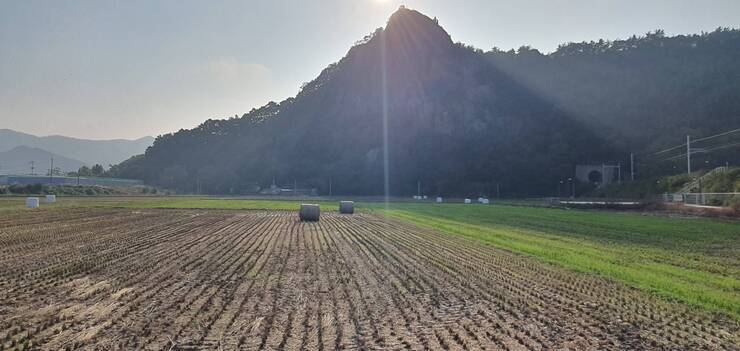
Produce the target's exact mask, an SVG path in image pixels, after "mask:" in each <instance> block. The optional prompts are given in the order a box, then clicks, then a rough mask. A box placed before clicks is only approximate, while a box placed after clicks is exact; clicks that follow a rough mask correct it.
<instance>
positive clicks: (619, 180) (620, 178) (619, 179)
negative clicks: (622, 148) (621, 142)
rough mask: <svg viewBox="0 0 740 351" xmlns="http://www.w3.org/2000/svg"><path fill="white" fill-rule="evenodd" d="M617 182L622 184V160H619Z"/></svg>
mask: <svg viewBox="0 0 740 351" xmlns="http://www.w3.org/2000/svg"><path fill="white" fill-rule="evenodd" d="M617 183H619V184H622V162H617Z"/></svg>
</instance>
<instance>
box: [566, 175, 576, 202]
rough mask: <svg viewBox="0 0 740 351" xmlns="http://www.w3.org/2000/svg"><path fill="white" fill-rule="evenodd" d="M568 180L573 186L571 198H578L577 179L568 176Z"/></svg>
mask: <svg viewBox="0 0 740 351" xmlns="http://www.w3.org/2000/svg"><path fill="white" fill-rule="evenodd" d="M568 181H569V182H570V184H571V187H572V191H571V194H570V198H571V199H575V198H576V182H575V180H573V178H568Z"/></svg>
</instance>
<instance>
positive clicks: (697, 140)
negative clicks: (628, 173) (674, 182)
mask: <svg viewBox="0 0 740 351" xmlns="http://www.w3.org/2000/svg"><path fill="white" fill-rule="evenodd" d="M736 132H740V128H738V129H733V130H729V131H726V132H722V133H719V134H715V135H710V136H707V137H703V138H699V139H693V140H691V144H695V143H698V142H701V141H705V140H710V139H714V138H718V137H721V136H725V135H729V134H732V133H736ZM684 147H686V143H681V144H678V145H675V146H671V147H669V148H667V149H665V150H660V151H657V152H654V153H652V154H650V156H656V155H660V154H664V153H666V152H669V151H673V150H676V149H680V148H684ZM683 156H686V154H683Z"/></svg>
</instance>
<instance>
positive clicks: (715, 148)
mask: <svg viewBox="0 0 740 351" xmlns="http://www.w3.org/2000/svg"><path fill="white" fill-rule="evenodd" d="M733 146H740V143H731V144H725V145H721V146H717V147H713V148H709V149H697V150H691V154H692V155H694V154H704V153H708V152H710V151H715V150H721V149H727V148H731V147H733ZM684 156H686V153H685V152H684V153H682V154H680V155H676V156H671V157H668V158H664V159H662V160H658V161H657V162H663V161H670V160H675V159H679V158H682V157H684Z"/></svg>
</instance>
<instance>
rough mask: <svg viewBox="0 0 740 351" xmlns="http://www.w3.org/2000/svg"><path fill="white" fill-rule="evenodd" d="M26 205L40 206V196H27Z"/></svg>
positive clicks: (31, 206) (30, 206) (29, 206)
mask: <svg viewBox="0 0 740 351" xmlns="http://www.w3.org/2000/svg"><path fill="white" fill-rule="evenodd" d="M26 207H28V208H38V207H39V198H37V197H27V198H26Z"/></svg>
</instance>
